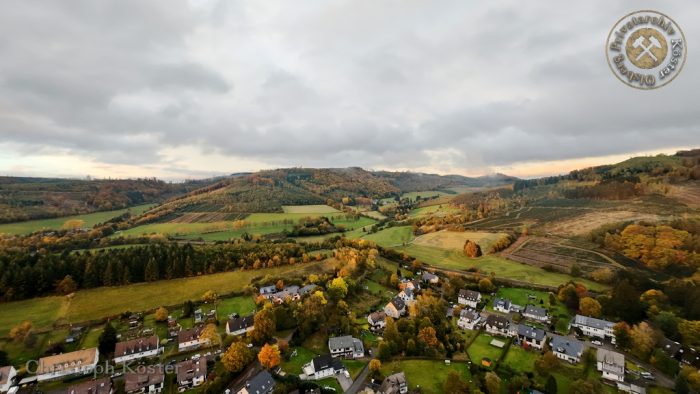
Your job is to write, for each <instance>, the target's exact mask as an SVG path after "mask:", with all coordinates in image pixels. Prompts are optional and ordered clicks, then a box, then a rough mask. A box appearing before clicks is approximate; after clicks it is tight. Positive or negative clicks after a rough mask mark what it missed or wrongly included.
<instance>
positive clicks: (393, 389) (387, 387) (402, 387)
mask: <svg viewBox="0 0 700 394" xmlns="http://www.w3.org/2000/svg"><path fill="white" fill-rule="evenodd" d="M380 392H381V393H383V394H406V393H407V392H408V382H406V375H405V374H404V373H403V372H398V373H395V374H393V375H389V376H387V377H386V378H385V379H384V381H383V382H382V386H381V389H380Z"/></svg>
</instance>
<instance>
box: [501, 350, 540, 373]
mask: <svg viewBox="0 0 700 394" xmlns="http://www.w3.org/2000/svg"><path fill="white" fill-rule="evenodd" d="M539 356H540V353H539V352H537V351H528V350H525V349H523V348H521V347H520V346H517V345H511V346H510V348H509V349H508V353H507V354H506V357H505V358H504V359H503V363H502V364H503V365H508V366H509V367H511V368H513V369H514V370H516V371H518V372H520V373H526V372H532V371H534V370H535V369H534V368H535V360H537V357H539Z"/></svg>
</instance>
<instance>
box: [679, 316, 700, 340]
mask: <svg viewBox="0 0 700 394" xmlns="http://www.w3.org/2000/svg"><path fill="white" fill-rule="evenodd" d="M678 332H679V333H680V334H681V336H682V337H683V343H684V344H686V345H688V346H695V347H697V346H700V320H682V321H681V322H680V323H678Z"/></svg>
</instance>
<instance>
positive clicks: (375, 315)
mask: <svg viewBox="0 0 700 394" xmlns="http://www.w3.org/2000/svg"><path fill="white" fill-rule="evenodd" d="M367 323H369V328H370V330H372V331H380V330H382V329H384V327H385V326H386V313H384V312H381V311H377V312H372V313H370V314H369V315H368V316H367Z"/></svg>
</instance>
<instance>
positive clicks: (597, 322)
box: [571, 315, 615, 344]
mask: <svg viewBox="0 0 700 394" xmlns="http://www.w3.org/2000/svg"><path fill="white" fill-rule="evenodd" d="M614 326H615V323H613V322H611V321H607V320H603V319H596V318H594V317H588V316H583V315H576V316H574V320H573V321H572V322H571V327H575V328H578V329H579V330H581V332H582V333H583V335H585V336H587V337H594V338H600V339H609V340H610V341H611V342H612V343H613V344H614V343H615V332H614V331H613V327H614Z"/></svg>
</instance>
